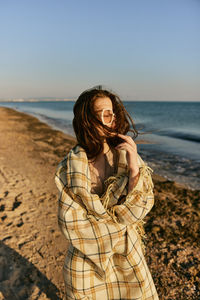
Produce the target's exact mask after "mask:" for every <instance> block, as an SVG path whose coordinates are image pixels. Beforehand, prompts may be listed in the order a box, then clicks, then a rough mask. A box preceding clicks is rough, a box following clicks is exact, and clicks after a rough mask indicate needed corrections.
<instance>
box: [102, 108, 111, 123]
mask: <svg viewBox="0 0 200 300" xmlns="http://www.w3.org/2000/svg"><path fill="white" fill-rule="evenodd" d="M102 117H103V122H104V124H109V123H111V122H112V120H113V112H112V111H111V110H104V112H103V115H102Z"/></svg>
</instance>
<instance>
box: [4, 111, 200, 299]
mask: <svg viewBox="0 0 200 300" xmlns="http://www.w3.org/2000/svg"><path fill="white" fill-rule="evenodd" d="M0 142H1V143H0V162H1V164H0V186H1V190H0V211H1V219H0V220H1V227H2V230H1V240H2V243H1V247H0V266H1V269H2V272H1V273H0V287H1V289H0V290H1V292H0V299H15V297H16V295H17V297H18V298H20V299H21V298H23V297H24V299H26V298H27V299H40V296H41V299H63V297H64V282H63V278H62V267H63V263H64V257H65V253H66V251H67V245H68V244H67V241H66V240H65V238H64V237H63V236H62V234H61V232H60V230H59V228H58V225H57V197H58V192H57V188H56V186H55V183H54V174H55V170H56V167H57V165H58V163H59V162H60V161H61V160H62V159H63V157H64V156H65V154H66V153H67V152H68V151H69V150H70V149H71V148H72V147H73V145H74V144H75V139H74V138H73V137H72V136H69V135H66V134H64V133H63V132H61V131H59V130H55V129H53V128H51V127H50V126H49V125H47V124H46V123H44V122H41V121H39V120H38V119H37V118H36V117H33V116H32V115H29V114H26V113H23V112H19V111H17V110H14V109H11V108H6V107H0ZM147 163H148V162H147ZM153 181H154V186H155V187H154V193H155V205H154V207H153V209H152V210H151V212H150V213H149V214H148V215H147V217H146V218H145V222H146V223H145V230H146V234H147V241H146V249H147V250H146V257H147V263H148V266H149V268H150V270H151V273H152V276H153V279H154V282H155V285H156V288H157V290H158V294H159V297H160V299H162V298H163V297H164V299H185V298H184V297H186V298H187V299H198V297H199V296H200V286H199V277H200V250H199V243H200V242H199V241H200V239H199V229H198V226H199V225H198V224H199V223H200V213H199V211H200V203H199V199H200V191H199V190H191V189H188V188H185V187H184V186H183V185H181V184H178V183H176V182H175V181H169V180H167V179H166V178H164V177H162V176H160V175H158V174H153ZM8 270H9V271H8ZM180 286H182V287H183V288H182V289H180ZM13 293H15V294H16V295H15V297H14V296H13ZM9 297H10V298H9ZM37 297H39V298H37ZM42 297H43V298H42ZM176 297H177V298H176ZM194 297H196V298H194Z"/></svg>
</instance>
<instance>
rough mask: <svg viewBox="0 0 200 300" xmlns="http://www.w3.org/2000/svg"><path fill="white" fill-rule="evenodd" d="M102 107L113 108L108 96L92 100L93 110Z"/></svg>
mask: <svg viewBox="0 0 200 300" xmlns="http://www.w3.org/2000/svg"><path fill="white" fill-rule="evenodd" d="M104 108H110V109H112V108H113V105H112V101H111V100H110V98H108V97H100V98H97V99H96V100H95V102H94V109H95V110H102V109H104Z"/></svg>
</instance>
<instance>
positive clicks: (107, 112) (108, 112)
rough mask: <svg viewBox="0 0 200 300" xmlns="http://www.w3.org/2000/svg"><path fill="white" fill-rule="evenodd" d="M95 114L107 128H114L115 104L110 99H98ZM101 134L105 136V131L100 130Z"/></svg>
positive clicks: (95, 104) (95, 103)
mask: <svg viewBox="0 0 200 300" xmlns="http://www.w3.org/2000/svg"><path fill="white" fill-rule="evenodd" d="M93 109H94V112H95V114H96V116H97V118H98V119H99V120H100V121H101V122H102V123H103V124H104V125H106V126H108V127H112V126H113V123H114V114H113V104H112V101H111V100H110V98H108V97H101V98H97V99H96V100H95V102H94V107H93ZM99 133H100V135H101V136H104V133H103V131H102V130H101V129H100V128H99Z"/></svg>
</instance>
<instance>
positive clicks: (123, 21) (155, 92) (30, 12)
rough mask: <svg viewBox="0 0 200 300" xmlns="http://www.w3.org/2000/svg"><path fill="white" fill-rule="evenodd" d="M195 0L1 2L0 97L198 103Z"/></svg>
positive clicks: (198, 11) (199, 11) (199, 5)
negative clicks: (104, 96) (92, 95)
mask: <svg viewBox="0 0 200 300" xmlns="http://www.w3.org/2000/svg"><path fill="white" fill-rule="evenodd" d="M199 15H200V1H199V0H187V1H186V0H137V1H136V0H107V1H105V0H101V1H100V0H99V1H96V0H76V1H72V0H65V1H64V0H54V1H52V0H40V1H38V0H29V1H28V0H26V1H22V0H17V1H16V0H7V1H3V0H0V43H1V46H0V98H24V97H64V98H68V97H75V98H76V97H77V96H78V95H79V94H80V93H81V92H82V91H83V90H85V89H87V88H90V87H92V86H94V85H97V84H103V85H105V86H107V87H109V88H110V89H112V90H113V91H115V92H117V93H118V94H119V95H120V96H121V97H122V99H123V100H129V99H130V100H188V101H200V35H199V32H200V18H199Z"/></svg>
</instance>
